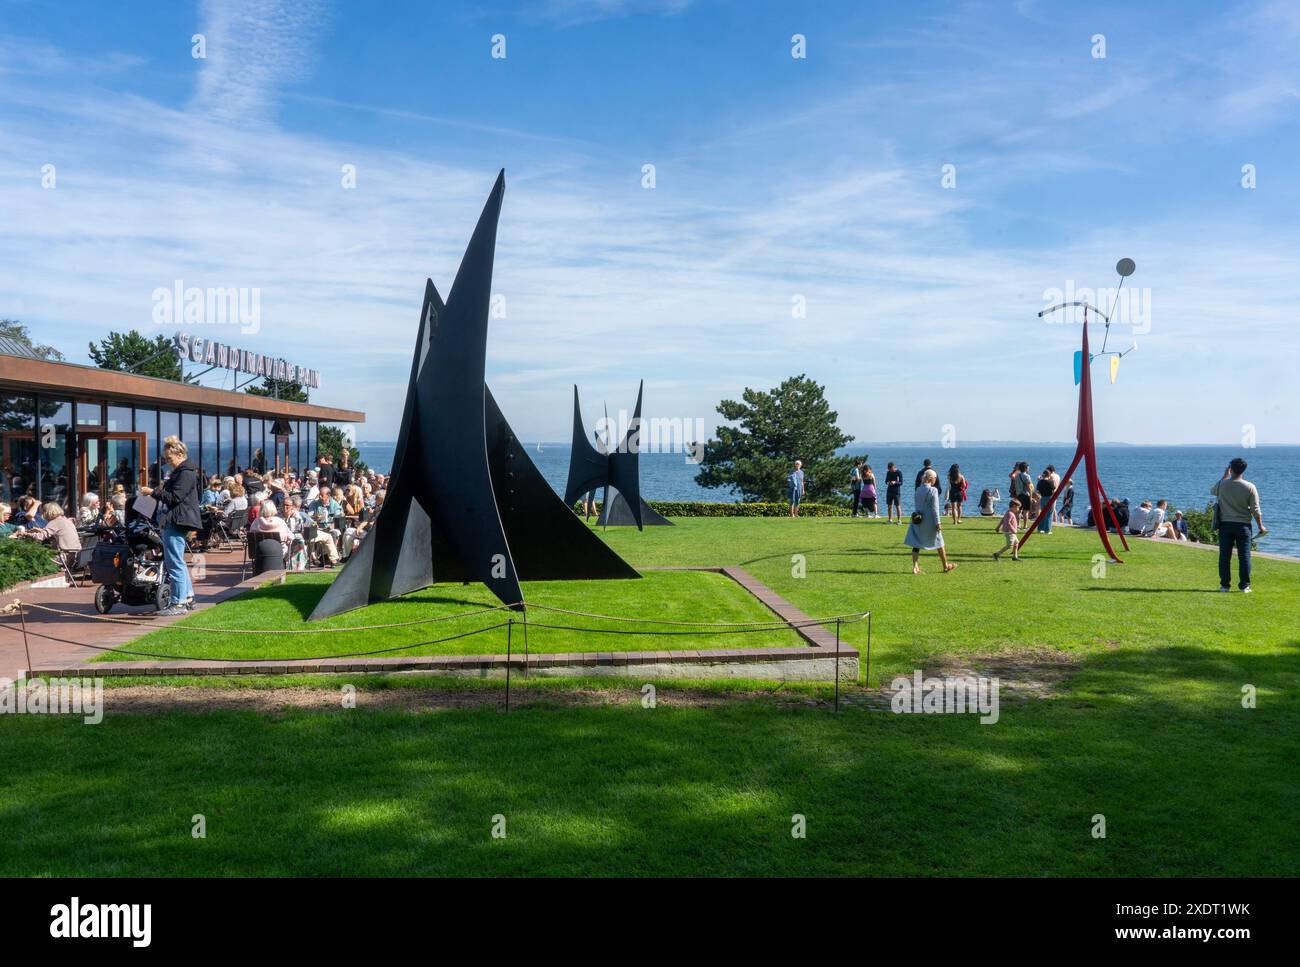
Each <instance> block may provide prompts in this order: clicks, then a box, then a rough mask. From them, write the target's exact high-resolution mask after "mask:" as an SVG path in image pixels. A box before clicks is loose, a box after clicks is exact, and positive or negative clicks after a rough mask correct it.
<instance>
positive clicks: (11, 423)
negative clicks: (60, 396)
mask: <svg viewBox="0 0 1300 967" xmlns="http://www.w3.org/2000/svg"><path fill="white" fill-rule="evenodd" d="M0 336H3V337H4V338H6V339H9V340H11V341H13V342H16V343H18V344H19V345H20V346H25V347H27V348H28V349H29V350H31V352H32V355H34V356H35V357H36V358H37V359H48V360H51V361H53V362H59V361H61V360H62V359H63V353H61V352H59V351H58V350H57V349H55V348H54V347H53V346H43V345H41V344H40V343H37V342H33V341H32V337H31V333H29V332H28V331H27V327H26V326H24V325H23V324H22V323H21V322H19V321H18V320H17V319H0ZM34 405H35V400H34V397H32V396H31V395H30V394H29V395H19V396H0V430H30V429H31V428H32V420H33V415H32V411H33V407H34ZM58 412H59V404H58V403H55V402H46V403H44V404H42V406H41V409H40V414H39V415H40V416H41V417H42V418H46V419H47V418H49V417H52V416H54V415H55V414H56V413H58Z"/></svg>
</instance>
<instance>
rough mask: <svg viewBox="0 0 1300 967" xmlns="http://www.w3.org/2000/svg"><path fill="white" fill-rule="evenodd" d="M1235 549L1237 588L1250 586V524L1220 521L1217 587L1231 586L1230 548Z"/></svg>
mask: <svg viewBox="0 0 1300 967" xmlns="http://www.w3.org/2000/svg"><path fill="white" fill-rule="evenodd" d="M1234 547H1235V548H1236V549H1237V571H1238V577H1240V578H1241V583H1240V584H1238V585H1237V587H1239V588H1243V589H1244V588H1248V587H1250V525H1249V524H1237V523H1234V522H1232V521H1226V520H1225V521H1222V522H1220V524H1219V587H1221V588H1227V587H1231V586H1232V549H1233V548H1234Z"/></svg>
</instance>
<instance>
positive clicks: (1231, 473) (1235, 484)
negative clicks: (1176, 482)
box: [1210, 457, 1268, 594]
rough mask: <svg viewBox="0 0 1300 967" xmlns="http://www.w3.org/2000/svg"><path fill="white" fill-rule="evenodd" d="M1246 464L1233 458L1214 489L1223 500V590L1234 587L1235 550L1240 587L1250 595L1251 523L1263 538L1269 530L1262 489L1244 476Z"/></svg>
mask: <svg viewBox="0 0 1300 967" xmlns="http://www.w3.org/2000/svg"><path fill="white" fill-rule="evenodd" d="M1246 466H1247V464H1246V461H1245V460H1243V459H1241V457H1233V459H1232V462H1231V463H1230V464H1228V466H1227V468H1226V469H1225V470H1224V471H1223V477H1222V478H1220V479H1219V480H1218V481H1216V482H1215V483H1214V485H1213V486H1212V487H1210V493H1211V494H1213V495H1214V496H1215V497H1218V498H1219V590H1220V591H1221V592H1227V591H1229V590H1231V587H1232V550H1233V548H1234V547H1235V548H1236V549H1237V575H1238V578H1239V582H1238V585H1237V586H1238V587H1239V588H1241V590H1242V591H1243V592H1245V593H1246V594H1250V539H1251V534H1250V522H1251V520H1252V519H1253V520H1254V521H1255V523H1257V524H1259V536H1260V537H1263V536H1264V535H1265V534H1267V533H1268V531H1267V530H1266V529H1265V528H1264V518H1263V516H1262V513H1261V511H1260V508H1259V490H1258V489H1256V487H1255V485H1254V484H1253V483H1251V482H1250V481H1249V480H1247V479H1246V478H1245V476H1244V474H1245V473H1246Z"/></svg>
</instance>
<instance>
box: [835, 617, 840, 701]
mask: <svg viewBox="0 0 1300 967" xmlns="http://www.w3.org/2000/svg"><path fill="white" fill-rule="evenodd" d="M839 710H840V619H839V618H836V619H835V711H837V712H838V711H839Z"/></svg>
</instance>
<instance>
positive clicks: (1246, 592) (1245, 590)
mask: <svg viewBox="0 0 1300 967" xmlns="http://www.w3.org/2000/svg"><path fill="white" fill-rule="evenodd" d="M1241 593H1242V594H1250V585H1249V584H1247V585H1246V586H1245V587H1244V588H1242V589H1241Z"/></svg>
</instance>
